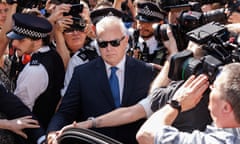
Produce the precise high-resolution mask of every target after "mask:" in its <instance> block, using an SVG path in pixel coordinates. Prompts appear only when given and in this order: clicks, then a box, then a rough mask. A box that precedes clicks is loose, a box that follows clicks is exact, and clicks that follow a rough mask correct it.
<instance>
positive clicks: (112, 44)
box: [97, 36, 125, 48]
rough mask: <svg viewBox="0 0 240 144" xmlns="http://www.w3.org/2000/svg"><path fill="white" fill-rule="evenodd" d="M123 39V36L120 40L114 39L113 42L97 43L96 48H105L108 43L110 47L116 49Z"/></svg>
mask: <svg viewBox="0 0 240 144" xmlns="http://www.w3.org/2000/svg"><path fill="white" fill-rule="evenodd" d="M124 38H125V36H123V37H122V38H120V39H115V40H111V41H99V40H98V41H97V43H98V46H99V47H100V48H106V47H107V46H108V43H110V45H111V46H113V47H118V46H119V45H120V43H121V41H122V40H123V39H124Z"/></svg>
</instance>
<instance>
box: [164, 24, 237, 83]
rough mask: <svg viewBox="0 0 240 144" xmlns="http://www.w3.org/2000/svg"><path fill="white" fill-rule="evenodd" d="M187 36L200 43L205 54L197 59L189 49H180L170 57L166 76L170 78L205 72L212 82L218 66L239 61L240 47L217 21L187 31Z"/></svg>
mask: <svg viewBox="0 0 240 144" xmlns="http://www.w3.org/2000/svg"><path fill="white" fill-rule="evenodd" d="M187 35H188V38H189V39H190V40H192V41H194V42H196V43H197V44H201V45H202V49H203V50H204V51H205V55H204V56H203V57H202V58H201V59H200V60H199V59H196V58H194V57H193V53H192V52H191V51H189V50H184V51H181V52H179V53H177V54H175V55H173V56H172V57H171V60H170V70H169V73H168V77H169V78H170V79H172V80H186V79H187V78H188V77H189V76H190V75H192V74H195V75H199V74H202V73H203V74H206V75H207V76H208V78H209V81H210V83H212V82H213V81H214V80H215V78H216V76H217V74H218V73H219V71H220V67H221V66H223V65H225V64H228V63H232V62H239V60H240V58H239V57H240V55H239V53H240V49H239V47H238V45H237V44H235V43H234V42H230V41H229V38H230V37H231V35H230V33H229V32H228V31H227V29H226V28H225V27H224V26H223V25H221V24H219V23H215V22H212V23H208V24H205V25H203V26H201V27H199V28H196V29H194V30H192V31H190V32H189V33H187Z"/></svg>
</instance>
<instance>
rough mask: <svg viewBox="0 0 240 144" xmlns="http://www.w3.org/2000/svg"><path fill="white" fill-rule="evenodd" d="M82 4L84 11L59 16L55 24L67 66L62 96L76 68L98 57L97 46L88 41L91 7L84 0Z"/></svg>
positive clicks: (59, 49)
mask: <svg viewBox="0 0 240 144" xmlns="http://www.w3.org/2000/svg"><path fill="white" fill-rule="evenodd" d="M80 4H82V6H83V9H82V11H79V12H80V15H79V14H78V13H77V14H76V15H74V16H73V15H67V16H64V17H62V18H59V19H58V20H57V21H56V25H55V27H56V29H55V32H54V33H55V40H56V48H57V50H58V52H60V55H61V56H62V59H63V61H64V63H65V67H66V73H65V80H64V88H63V89H62V90H61V95H62V96H64V94H65V91H66V90H67V87H68V84H69V82H70V80H71V78H72V74H73V71H74V68H75V67H76V66H78V65H81V64H84V63H87V62H89V61H91V60H93V59H95V58H96V57H98V53H97V50H96V48H95V47H94V46H93V45H91V42H90V41H88V40H89V39H88V31H89V28H88V26H89V25H90V12H89V8H88V6H87V4H86V3H84V2H83V1H81V3H80ZM60 6H61V5H60ZM57 7H58V6H57Z"/></svg>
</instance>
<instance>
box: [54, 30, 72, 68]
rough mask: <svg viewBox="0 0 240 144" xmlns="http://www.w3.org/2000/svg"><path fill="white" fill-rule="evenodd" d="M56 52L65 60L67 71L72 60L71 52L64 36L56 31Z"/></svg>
mask: <svg viewBox="0 0 240 144" xmlns="http://www.w3.org/2000/svg"><path fill="white" fill-rule="evenodd" d="M55 40H56V50H57V52H58V54H59V55H60V56H61V58H62V60H63V64H64V67H65V69H66V68H67V64H68V62H69V59H70V51H69V50H68V48H67V46H66V44H65V40H64V37H63V34H62V32H61V31H57V30H56V31H55Z"/></svg>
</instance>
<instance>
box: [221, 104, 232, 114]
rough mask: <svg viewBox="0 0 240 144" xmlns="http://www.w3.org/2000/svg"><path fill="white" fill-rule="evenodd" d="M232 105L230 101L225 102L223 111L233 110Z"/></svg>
mask: <svg viewBox="0 0 240 144" xmlns="http://www.w3.org/2000/svg"><path fill="white" fill-rule="evenodd" d="M232 110H233V109H232V106H231V105H230V104H229V103H228V102H224V105H223V112H224V113H229V112H232Z"/></svg>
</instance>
